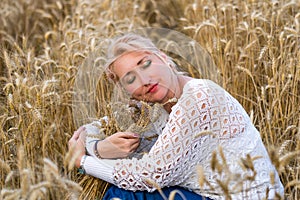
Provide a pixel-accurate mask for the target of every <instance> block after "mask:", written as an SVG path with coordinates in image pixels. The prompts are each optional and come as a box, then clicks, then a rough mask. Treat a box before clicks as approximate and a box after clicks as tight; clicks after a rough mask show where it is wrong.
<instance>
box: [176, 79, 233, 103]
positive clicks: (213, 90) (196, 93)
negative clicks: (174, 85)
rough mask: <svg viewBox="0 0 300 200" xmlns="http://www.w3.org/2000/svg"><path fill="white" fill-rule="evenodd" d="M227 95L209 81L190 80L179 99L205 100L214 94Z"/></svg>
mask: <svg viewBox="0 0 300 200" xmlns="http://www.w3.org/2000/svg"><path fill="white" fill-rule="evenodd" d="M218 93H221V94H224V93H227V92H226V91H225V90H224V89H223V88H222V87H221V86H219V85H218V84H217V83H215V82H213V81H211V80H209V79H191V80H190V81H188V82H187V83H186V84H185V86H184V87H183V91H182V96H181V97H180V99H182V100H184V99H186V98H192V97H197V98H201V97H202V98H205V97H207V96H210V95H214V94H218Z"/></svg>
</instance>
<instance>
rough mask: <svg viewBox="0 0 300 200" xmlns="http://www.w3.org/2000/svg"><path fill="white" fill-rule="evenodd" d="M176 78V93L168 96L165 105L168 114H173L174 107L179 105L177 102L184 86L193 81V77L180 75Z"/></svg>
mask: <svg viewBox="0 0 300 200" xmlns="http://www.w3.org/2000/svg"><path fill="white" fill-rule="evenodd" d="M176 77H177V80H176V84H175V88H174V93H173V92H172V93H170V95H167V98H168V100H167V101H166V102H165V103H163V106H164V109H165V110H166V111H167V112H168V113H171V111H172V107H173V106H174V105H175V104H176V103H177V100H178V99H179V98H180V97H181V95H182V91H183V87H184V85H185V84H186V83H187V82H188V81H189V80H191V79H192V78H191V77H188V76H183V75H178V76H176Z"/></svg>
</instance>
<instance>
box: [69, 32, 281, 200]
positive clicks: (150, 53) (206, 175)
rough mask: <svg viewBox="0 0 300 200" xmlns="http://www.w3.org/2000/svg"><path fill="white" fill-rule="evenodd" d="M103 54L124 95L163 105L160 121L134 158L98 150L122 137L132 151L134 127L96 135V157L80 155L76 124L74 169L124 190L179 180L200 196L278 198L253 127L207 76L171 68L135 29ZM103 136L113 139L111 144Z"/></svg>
mask: <svg viewBox="0 0 300 200" xmlns="http://www.w3.org/2000/svg"><path fill="white" fill-rule="evenodd" d="M108 56H109V57H110V59H109V62H108V65H107V72H108V74H109V77H110V78H111V79H113V80H114V82H115V83H117V84H119V85H120V86H121V87H123V88H124V89H125V90H126V91H127V93H128V94H129V95H130V96H131V98H134V99H136V100H139V101H144V102H151V103H160V104H161V105H163V108H164V109H165V111H166V112H167V113H168V114H167V115H168V118H167V122H166V123H165V126H164V127H163V129H162V131H159V129H156V130H157V133H156V134H158V135H159V136H158V138H157V140H156V141H155V143H154V144H153V146H152V147H151V149H150V150H149V152H148V153H146V154H144V155H143V156H142V157H141V158H139V159H138V158H135V157H133V158H122V159H104V156H103V155H108V154H104V152H105V149H106V150H107V149H109V148H110V147H115V146H117V147H118V148H116V149H119V150H116V151H114V152H122V150H120V149H122V148H123V147H122V145H121V143H122V141H127V140H129V142H128V143H126V144H130V145H131V146H132V148H131V149H130V150H129V151H128V152H132V151H134V150H136V148H137V147H138V145H139V139H138V138H137V135H135V134H134V133H117V134H116V135H115V136H111V138H110V139H105V140H103V141H100V142H99V141H95V142H94V145H95V146H94V155H95V156H87V155H85V147H84V145H83V142H82V141H85V137H86V135H85V129H84V128H80V129H79V130H78V131H76V132H75V133H74V135H73V137H72V138H71V139H70V141H69V145H70V146H72V147H74V148H75V150H76V151H77V152H78V153H77V154H76V155H79V156H78V157H77V160H76V166H77V167H79V166H81V167H82V168H84V170H85V172H86V173H87V174H89V175H92V176H94V177H97V178H100V179H102V180H105V181H107V182H109V183H112V184H114V185H116V186H118V187H120V188H123V189H126V190H131V191H148V192H153V191H155V190H156V189H157V187H160V188H165V187H167V186H180V187H182V188H186V189H188V190H190V191H193V192H194V193H196V194H199V198H200V199H201V196H202V197H208V198H210V199H225V198H231V199H262V198H267V199H274V198H276V197H278V196H283V187H282V184H281V182H280V180H279V177H278V174H277V172H276V169H275V168H274V166H273V165H272V163H271V161H270V159H269V157H268V153H267V151H266V149H265V147H264V145H263V143H262V140H261V138H260V134H259V132H258V131H257V130H256V128H255V127H254V125H253V124H252V123H251V120H250V118H249V116H248V115H247V113H246V112H245V110H244V109H243V107H242V106H241V105H240V104H239V103H238V102H237V100H236V99H234V98H233V97H232V96H231V95H230V94H229V93H227V92H226V91H225V90H224V89H222V88H221V87H220V86H218V85H217V84H215V83H214V82H212V81H209V80H204V79H194V78H191V77H188V76H185V75H183V74H181V73H178V71H177V70H176V66H175V64H174V62H172V60H171V59H170V57H168V56H167V55H166V54H164V53H163V52H161V51H159V50H158V49H157V48H156V47H155V45H154V44H153V43H152V42H151V41H150V40H149V39H147V38H143V37H141V36H139V35H135V34H126V35H124V36H121V37H119V38H117V39H115V41H114V42H113V43H112V45H111V47H110V48H109V52H108ZM162 116H165V115H162ZM118 135H119V136H120V137H118ZM125 136H126V137H127V138H126V137H125ZM112 137H115V138H112ZM117 137H118V139H116V138H117ZM109 141H110V142H112V141H113V142H112V143H114V141H118V142H115V143H116V145H112V143H110V142H109ZM120 141H121V142H120ZM105 142H106V143H105ZM101 144H102V145H103V146H101ZM105 144H106V146H105ZM118 145H119V146H120V147H119V146H118ZM107 146H110V147H107ZM125 146H126V145H125ZM102 147H103V148H102ZM127 147H128V146H127ZM90 151H91V150H90ZM106 152H107V151H106ZM124 156H126V155H122V156H119V157H124ZM101 157H102V158H101ZM109 157H110V158H114V157H118V156H116V155H108V156H107V157H106V158H109ZM179 189H181V188H179ZM200 195H201V196H200Z"/></svg>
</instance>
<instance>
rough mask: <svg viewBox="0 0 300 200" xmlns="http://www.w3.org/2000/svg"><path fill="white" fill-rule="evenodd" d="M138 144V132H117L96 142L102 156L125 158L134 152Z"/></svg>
mask: <svg viewBox="0 0 300 200" xmlns="http://www.w3.org/2000/svg"><path fill="white" fill-rule="evenodd" d="M139 144H140V138H139V134H136V133H131V132H117V133H115V134H113V135H111V136H109V137H107V138H105V139H104V140H102V141H100V142H99V143H98V148H97V149H98V152H99V154H100V156H101V157H102V158H125V157H127V156H129V155H130V154H132V153H133V152H135V150H136V149H137V148H138V146H139Z"/></svg>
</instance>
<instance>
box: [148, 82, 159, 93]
mask: <svg viewBox="0 0 300 200" xmlns="http://www.w3.org/2000/svg"><path fill="white" fill-rule="evenodd" d="M157 86H158V83H156V84H154V85H151V86H150V88H149V90H148V91H147V93H154V92H156V90H157Z"/></svg>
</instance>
